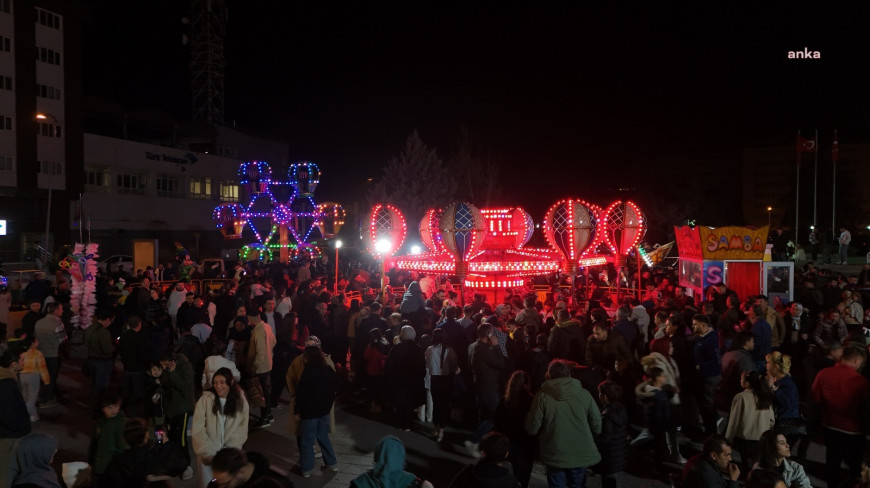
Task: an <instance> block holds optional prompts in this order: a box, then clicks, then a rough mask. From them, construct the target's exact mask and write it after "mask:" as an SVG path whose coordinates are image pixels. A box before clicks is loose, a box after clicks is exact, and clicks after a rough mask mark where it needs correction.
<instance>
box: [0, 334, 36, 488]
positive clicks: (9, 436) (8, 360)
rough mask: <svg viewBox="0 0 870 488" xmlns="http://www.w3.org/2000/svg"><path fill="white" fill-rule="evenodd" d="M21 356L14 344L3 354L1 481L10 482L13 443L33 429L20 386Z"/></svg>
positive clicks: (0, 358) (0, 367)
mask: <svg viewBox="0 0 870 488" xmlns="http://www.w3.org/2000/svg"><path fill="white" fill-rule="evenodd" d="M21 368H22V364H21V356H20V354H19V352H18V351H17V350H16V348H14V347H13V348H11V349H9V350H8V351H6V352H4V353H3V355H2V356H0V399H2V401H0V485H2V486H9V483H10V482H11V480H10V479H9V464H10V459H11V456H12V446H13V445H14V444H15V441H16V440H17V439H18V438H19V437H24V436H26V435H27V434H29V433H30V415H29V414H28V413H27V405H26V404H25V403H24V397H23V396H22V395H21V389H20V387H19V386H18V379H17V376H18V373H19V372H20V371H21Z"/></svg>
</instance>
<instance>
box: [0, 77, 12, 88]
mask: <svg viewBox="0 0 870 488" xmlns="http://www.w3.org/2000/svg"><path fill="white" fill-rule="evenodd" d="M0 90H9V91H12V78H11V77H9V76H3V75H0Z"/></svg>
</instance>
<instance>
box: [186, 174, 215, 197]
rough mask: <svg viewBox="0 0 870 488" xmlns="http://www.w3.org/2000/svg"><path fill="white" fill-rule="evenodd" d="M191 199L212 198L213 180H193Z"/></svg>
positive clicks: (204, 178)
mask: <svg viewBox="0 0 870 488" xmlns="http://www.w3.org/2000/svg"><path fill="white" fill-rule="evenodd" d="M190 197H191V198H201V199H209V198H211V178H208V177H203V178H191V179H190Z"/></svg>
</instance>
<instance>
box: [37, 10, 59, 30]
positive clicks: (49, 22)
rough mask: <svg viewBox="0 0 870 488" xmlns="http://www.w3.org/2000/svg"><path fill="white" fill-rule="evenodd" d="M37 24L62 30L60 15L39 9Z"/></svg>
mask: <svg viewBox="0 0 870 488" xmlns="http://www.w3.org/2000/svg"><path fill="white" fill-rule="evenodd" d="M36 22H38V23H39V24H40V25H44V26H46V27H51V28H52V29H60V15H57V14H55V13H52V12H49V11H48V10H43V9H41V8H39V7H37V8H36Z"/></svg>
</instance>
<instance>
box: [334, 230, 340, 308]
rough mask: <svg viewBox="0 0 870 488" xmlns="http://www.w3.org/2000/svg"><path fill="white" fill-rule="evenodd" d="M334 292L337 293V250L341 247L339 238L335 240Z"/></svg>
mask: <svg viewBox="0 0 870 488" xmlns="http://www.w3.org/2000/svg"><path fill="white" fill-rule="evenodd" d="M334 245H335V294H336V295H338V250H339V249H341V239H337V240H336V241H335V244H334Z"/></svg>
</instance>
